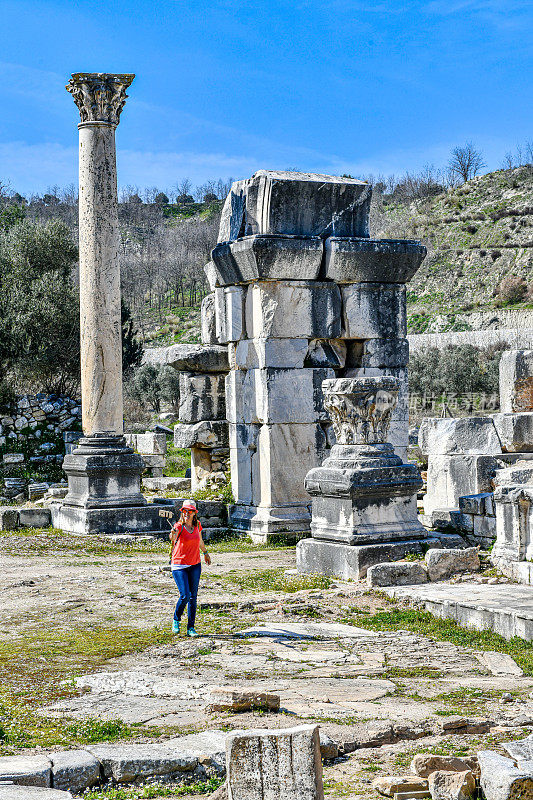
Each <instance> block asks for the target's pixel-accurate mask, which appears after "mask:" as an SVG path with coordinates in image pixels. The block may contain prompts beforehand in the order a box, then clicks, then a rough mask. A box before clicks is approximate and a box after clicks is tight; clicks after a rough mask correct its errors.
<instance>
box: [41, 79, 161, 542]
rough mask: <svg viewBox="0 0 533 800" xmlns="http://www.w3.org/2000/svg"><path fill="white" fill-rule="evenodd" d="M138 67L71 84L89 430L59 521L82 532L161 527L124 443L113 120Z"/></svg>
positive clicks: (67, 467)
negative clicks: (75, 110) (75, 123)
mask: <svg viewBox="0 0 533 800" xmlns="http://www.w3.org/2000/svg"><path fill="white" fill-rule="evenodd" d="M133 78H134V76H133V75H109V74H107V73H77V74H75V75H73V76H72V79H71V80H70V81H69V83H68V85H67V87H66V88H67V90H68V91H69V92H71V94H72V95H73V97H74V101H75V103H76V105H77V106H78V108H79V111H80V116H81V122H80V124H79V126H78V127H79V131H80V208H79V216H80V222H79V225H80V314H81V387H82V408H83V432H84V437H83V438H81V439H80V441H79V446H78V447H77V448H76V449H75V450H74V451H73V452H72V453H70V454H69V455H67V456H66V457H65V460H64V462H63V469H64V471H65V472H66V474H67V477H68V486H69V489H68V493H67V496H66V497H65V500H64V502H63V505H61V506H60V507H57V508H54V510H53V524H54V525H55V526H56V527H59V528H62V529H63V530H67V531H73V532H76V533H120V532H128V533H135V532H139V533H141V532H143V533H144V532H147V531H152V530H154V529H158V528H160V527H162V525H161V520H159V518H158V516H157V511H158V508H157V506H153V505H152V506H149V507H148V506H147V504H146V500H145V498H144V497H143V495H142V494H141V473H142V471H143V468H144V462H143V459H142V458H141V456H140V455H138V454H137V453H134V452H133V450H132V449H131V448H130V447H127V446H126V441H125V439H124V436H123V418H122V336H121V319H120V306H121V297H120V268H119V262H118V215H117V175H116V159H115V128H116V126H117V125H118V122H119V117H120V113H121V111H122V108H123V106H124V103H125V101H126V89H127V88H128V86H129V85H130V84H131V82H132V80H133Z"/></svg>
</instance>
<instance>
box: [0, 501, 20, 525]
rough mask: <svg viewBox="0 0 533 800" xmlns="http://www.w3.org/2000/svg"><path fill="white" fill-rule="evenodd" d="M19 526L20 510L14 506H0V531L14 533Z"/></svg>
mask: <svg viewBox="0 0 533 800" xmlns="http://www.w3.org/2000/svg"><path fill="white" fill-rule="evenodd" d="M18 526H19V512H18V509H17V508H13V507H12V506H0V531H13V530H15V529H16V528H18Z"/></svg>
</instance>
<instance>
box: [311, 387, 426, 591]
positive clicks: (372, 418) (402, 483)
mask: <svg viewBox="0 0 533 800" xmlns="http://www.w3.org/2000/svg"><path fill="white" fill-rule="evenodd" d="M322 388H323V392H324V405H325V407H326V409H327V411H328V413H329V415H330V417H331V420H332V423H333V428H334V431H335V438H336V444H335V445H334V446H333V447H332V448H331V455H330V456H329V457H328V458H326V460H325V461H324V463H323V464H322V466H321V467H316V468H315V469H312V470H311V471H310V472H308V473H307V476H306V478H305V488H306V490H307V491H308V492H309V494H310V495H311V496H312V498H313V508H312V522H311V534H312V537H313V538H312V539H304V540H302V541H301V542H299V543H298V545H297V549H296V561H297V566H298V569H299V571H300V572H312V573H325V574H330V575H337V576H339V577H343V578H356V579H357V578H361V577H363V576H364V575H365V574H366V570H367V568H368V567H369V566H371V565H372V564H377V563H379V562H381V561H396V560H398V559H400V558H403V557H404V556H405V555H406V554H408V553H423V552H424V551H425V549H426V548H427V547H428V546H430V545H431V546H436V547H439V546H440V542H439V541H438V540H435V539H433V540H431V539H429V538H428V535H427V533H426V530H425V528H424V527H423V526H422V525H421V523H420V522H419V521H418V518H417V507H416V497H417V492H418V490H419V489H420V487H421V486H422V479H421V477H420V472H419V470H418V467H417V466H416V464H411V463H404V462H403V461H402V459H401V458H400V457H399V456H398V455H396V454H395V452H394V449H393V447H392V445H391V444H389V443H388V442H387V438H388V434H389V428H390V423H391V418H392V415H393V412H394V409H395V407H396V404H397V402H398V392H399V389H400V381H399V380H398V378H395V377H392V376H386V375H382V376H379V377H363V378H338V379H333V380H325V381H324V383H323V384H322Z"/></svg>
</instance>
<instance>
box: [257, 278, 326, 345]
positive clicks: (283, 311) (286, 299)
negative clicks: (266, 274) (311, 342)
mask: <svg viewBox="0 0 533 800" xmlns="http://www.w3.org/2000/svg"><path fill="white" fill-rule="evenodd" d="M246 331H247V334H248V336H249V338H251V339H268V338H273V339H294V338H302V339H317V338H323V339H335V338H338V337H339V336H340V332H341V299H340V291H339V287H338V286H336V285H335V284H334V283H322V282H318V281H283V282H281V281H270V282H262V283H254V284H252V285H251V286H249V287H248V292H247V295H246Z"/></svg>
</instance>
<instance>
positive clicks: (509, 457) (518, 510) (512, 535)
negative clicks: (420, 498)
mask: <svg viewBox="0 0 533 800" xmlns="http://www.w3.org/2000/svg"><path fill="white" fill-rule="evenodd" d="M419 444H420V447H421V449H422V451H423V452H424V453H425V454H427V455H428V478H427V494H426V495H425V497H424V512H425V514H426V515H427V516H428V517H429V518H430V519H431V520H432V523H433V525H434V526H435V527H438V528H441V527H447V528H449V527H455V528H456V529H457V530H458V531H459V532H460V533H461V534H462V535H463V536H464V538H465V539H466V540H467V542H468V543H469V544H473V545H480V546H481V547H483V548H489V547H491V545H492V544H493V543H494V540H495V539H496V536H497V530H500V533H499V534H498V543H497V545H496V548H495V550H494V552H493V556H496V557H498V558H499V559H500V560H501V561H502V565H504V564H505V562H506V561H507V560H509V557H510V552H511V551H510V550H509V549H508V548H509V546H510V547H511V550H513V549H514V548H515V544H516V542H517V538H516V537H517V536H518V527H516V526H517V525H518V522H519V521H520V525H522V527H523V525H524V521H525V517H524V507H523V501H525V497H526V494H527V492H528V491H529V490H528V489H527V484H531V483H533V351H527V350H508V351H506V352H504V353H503V354H502V357H501V359H500V412H499V413H498V414H491V415H489V416H484V417H483V416H479V417H460V418H456V419H453V418H452V419H436V418H427V419H424V420H423V422H422V425H421V427H420V433H419ZM522 484H524V485H526V486H525V488H524V490H523V491H522V492H520V491H518V492H517V491H515V489H516V488H517V487H518V486H520V485H522ZM493 493H494V495H493ZM518 502H520V504H521V505H517V503H518ZM513 518H514V519H515V520H516V525H513V524H512V523H511V519H513ZM504 531H505V532H504ZM518 538H520V536H518ZM522 538H523V535H522ZM526 538H527V537H526ZM513 541H514V542H515V544H512V545H511V542H513ZM500 548H501V549H500ZM519 549H520V548H519ZM514 552H518V551H514ZM498 554H499V555H498ZM511 560H512V561H514V560H515V558H514V557H513V558H512V559H511ZM518 560H524V558H523V556H521V557H520V558H519V559H518Z"/></svg>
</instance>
